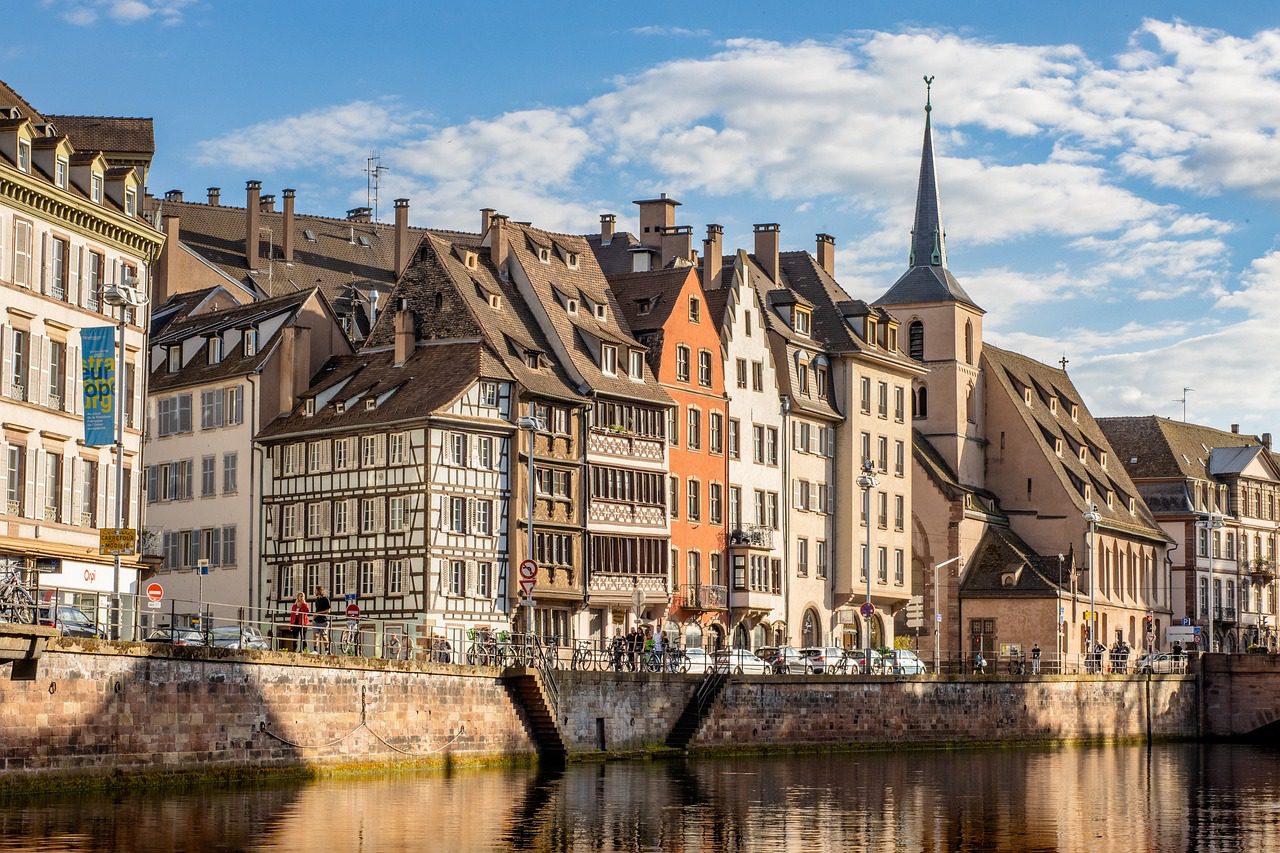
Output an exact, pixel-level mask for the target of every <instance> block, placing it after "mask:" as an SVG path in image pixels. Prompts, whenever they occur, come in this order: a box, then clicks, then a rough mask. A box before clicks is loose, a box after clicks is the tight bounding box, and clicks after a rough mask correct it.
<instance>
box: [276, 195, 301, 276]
mask: <svg viewBox="0 0 1280 853" xmlns="http://www.w3.org/2000/svg"><path fill="white" fill-rule="evenodd" d="M280 195H282V196H284V224H283V225H281V230H283V231H284V234H282V235H281V237H280V243H281V251H282V252H283V253H284V262H285V263H286V264H291V263H293V198H294V196H295V195H297V193H296V192H294V190H293V189H291V188H288V187H286V188H285V189H283V190H281V191H280Z"/></svg>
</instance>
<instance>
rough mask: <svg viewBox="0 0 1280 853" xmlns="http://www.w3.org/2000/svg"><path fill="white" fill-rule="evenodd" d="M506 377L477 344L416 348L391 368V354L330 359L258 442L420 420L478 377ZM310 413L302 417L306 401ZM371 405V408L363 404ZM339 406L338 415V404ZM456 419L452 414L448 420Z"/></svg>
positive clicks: (367, 354) (359, 354) (267, 428)
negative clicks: (311, 403)
mask: <svg viewBox="0 0 1280 853" xmlns="http://www.w3.org/2000/svg"><path fill="white" fill-rule="evenodd" d="M511 378H512V377H511V375H510V373H508V372H507V370H506V368H505V367H503V365H502V363H501V361H500V360H499V359H497V358H496V357H495V356H494V354H493V353H492V352H491V351H490V350H489V348H488V347H487V346H486V345H485V344H483V343H481V342H478V341H469V342H462V343H446V344H432V345H427V346H419V347H417V348H416V349H415V350H414V351H413V353H412V354H411V355H410V356H409V358H408V360H407V361H405V363H404V364H403V365H402V366H400V367H396V366H395V352H394V351H393V350H380V351H377V352H368V351H361V352H358V353H355V354H353V355H345V356H338V357H335V358H331V359H329V361H328V362H326V363H325V366H324V367H323V368H321V370H320V373H319V374H318V375H317V376H316V379H315V381H314V382H312V384H311V386H310V387H309V388H308V389H307V390H306V391H305V392H304V393H302V394H301V395H299V398H298V405H297V406H295V407H294V410H293V411H292V412H290V413H289V414H288V415H285V416H282V417H279V418H276V419H275V420H274V421H272V422H271V423H270V424H268V425H267V426H266V428H264V429H263V430H262V432H261V433H259V437H260V438H264V439H271V438H280V437H282V436H287V435H295V434H303V435H308V434H314V433H317V432H324V431H326V430H346V429H354V428H358V427H361V426H368V425H375V424H384V423H404V422H405V421H412V420H423V419H425V418H426V417H428V416H429V415H431V414H432V413H434V412H437V411H439V410H440V409H442V408H445V407H447V406H448V405H450V404H451V403H452V402H453V401H454V400H456V399H457V398H458V397H459V396H461V395H462V394H464V393H466V391H467V390H468V389H469V388H470V387H471V386H472V385H473V384H474V383H475V382H476V381H478V380H480V379H496V380H500V381H503V380H505V381H510V380H511ZM308 399H310V400H313V401H314V406H315V414H313V415H307V414H306V401H307V400H308ZM369 400H372V401H374V403H375V405H374V406H373V407H372V408H370V407H369V406H368V405H366V401H369ZM339 402H341V403H343V404H344V405H343V410H342V411H338V406H337V405H336V404H337V403H339ZM451 417H457V416H451Z"/></svg>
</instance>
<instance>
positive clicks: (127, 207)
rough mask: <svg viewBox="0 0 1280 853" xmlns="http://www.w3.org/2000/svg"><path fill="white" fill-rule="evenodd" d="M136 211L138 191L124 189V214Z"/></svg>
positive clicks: (131, 213) (132, 213)
mask: <svg viewBox="0 0 1280 853" xmlns="http://www.w3.org/2000/svg"><path fill="white" fill-rule="evenodd" d="M137 211H138V191H137V190H133V189H126V190H125V191H124V215H125V216H133V215H134V214H135V213H137Z"/></svg>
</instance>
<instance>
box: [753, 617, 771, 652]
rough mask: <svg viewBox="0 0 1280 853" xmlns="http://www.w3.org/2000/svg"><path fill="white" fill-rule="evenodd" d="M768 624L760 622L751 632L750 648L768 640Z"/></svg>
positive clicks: (759, 645) (764, 643) (757, 646)
mask: <svg viewBox="0 0 1280 853" xmlns="http://www.w3.org/2000/svg"><path fill="white" fill-rule="evenodd" d="M768 638H769V626H768V625H765V624H764V623H763V622H761V623H760V624H759V625H756V627H755V630H753V631H752V632H751V648H753V649H758V648H760V647H761V646H763V645H766V644H767V643H768V642H769V639H768Z"/></svg>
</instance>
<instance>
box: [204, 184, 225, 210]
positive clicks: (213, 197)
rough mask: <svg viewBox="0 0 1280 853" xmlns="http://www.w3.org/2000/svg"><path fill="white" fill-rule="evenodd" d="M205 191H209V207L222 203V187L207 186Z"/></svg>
mask: <svg viewBox="0 0 1280 853" xmlns="http://www.w3.org/2000/svg"><path fill="white" fill-rule="evenodd" d="M206 192H208V193H209V206H210V207H217V206H218V205H220V204H222V187H209V189H208V190H206Z"/></svg>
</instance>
